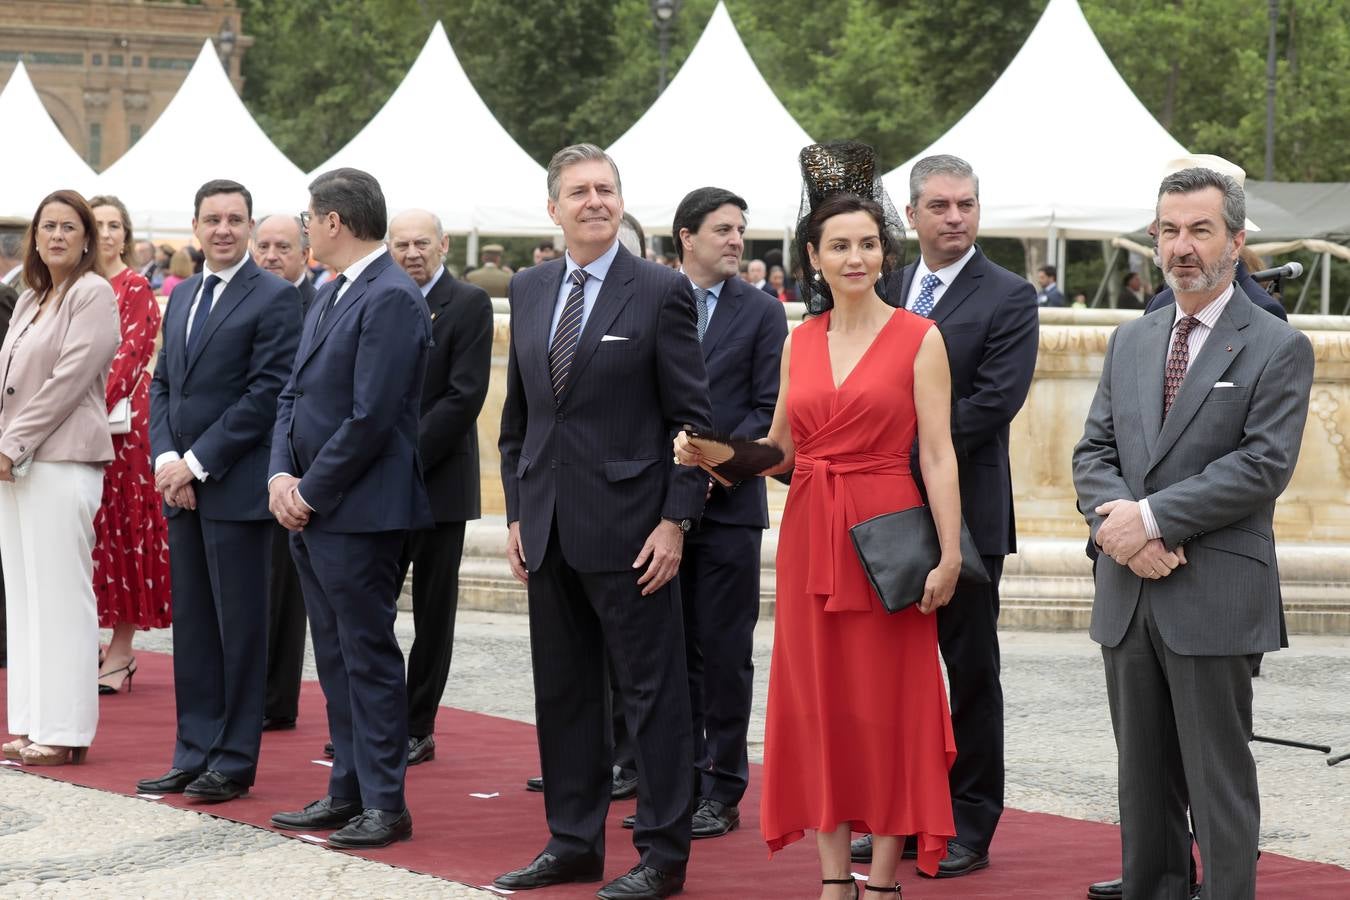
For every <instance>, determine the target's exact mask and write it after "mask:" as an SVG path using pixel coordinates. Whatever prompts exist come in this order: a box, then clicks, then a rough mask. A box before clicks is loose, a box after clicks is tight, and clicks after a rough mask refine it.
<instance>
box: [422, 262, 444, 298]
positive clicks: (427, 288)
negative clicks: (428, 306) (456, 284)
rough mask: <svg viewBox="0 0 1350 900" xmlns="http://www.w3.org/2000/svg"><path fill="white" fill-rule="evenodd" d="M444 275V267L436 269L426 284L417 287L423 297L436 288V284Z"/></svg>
mask: <svg viewBox="0 0 1350 900" xmlns="http://www.w3.org/2000/svg"><path fill="white" fill-rule="evenodd" d="M444 274H445V266H440V267H438V268H437V269H436V271H435V273H434V274H432V276H431V279H430V280H429V281H428V282H427V283H426V284H423V285H420V286H419V287H420V289H421V291H422V296H423V297H425V296H426V295H427V294H430V293H431V289H432V288H434V287H435V286H436V282H438V281H440V280H441V276H442V275H444Z"/></svg>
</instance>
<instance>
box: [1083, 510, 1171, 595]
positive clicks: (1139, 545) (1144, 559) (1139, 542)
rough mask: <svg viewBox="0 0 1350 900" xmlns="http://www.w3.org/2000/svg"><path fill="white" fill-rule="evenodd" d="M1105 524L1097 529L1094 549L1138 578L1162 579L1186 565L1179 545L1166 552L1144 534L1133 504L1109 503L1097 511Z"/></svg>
mask: <svg viewBox="0 0 1350 900" xmlns="http://www.w3.org/2000/svg"><path fill="white" fill-rule="evenodd" d="M1097 515H1099V516H1106V521H1105V522H1103V523H1102V524H1101V527H1099V528H1098V529H1097V537H1096V540H1097V546H1098V547H1101V548H1102V552H1103V553H1105V554H1106V555H1107V556H1110V557H1111V558H1112V559H1114V560H1115V561H1116V562H1118V563H1120V564H1121V565H1122V566H1126V565H1127V566H1129V567H1130V571H1131V572H1133V573H1134V574H1136V575H1138V576H1139V577H1140V578H1152V579H1155V580H1156V579H1159V578H1166V577H1167V576H1168V575H1171V574H1172V572H1173V571H1175V570H1176V568H1177V566H1184V565H1186V550H1185V548H1184V547H1182V546H1181V545H1180V544H1178V545H1177V548H1176V549H1175V550H1168V549H1167V548H1166V547H1165V546H1163V542H1162V540H1161V539H1159V538H1150V537H1149V536H1148V533H1147V532H1146V531H1145V530H1144V517H1143V514H1142V513H1141V512H1140V511H1139V504H1138V503H1137V502H1136V501H1134V500H1112V501H1110V502H1108V503H1103V504H1102V505H1101V506H1099V507H1097Z"/></svg>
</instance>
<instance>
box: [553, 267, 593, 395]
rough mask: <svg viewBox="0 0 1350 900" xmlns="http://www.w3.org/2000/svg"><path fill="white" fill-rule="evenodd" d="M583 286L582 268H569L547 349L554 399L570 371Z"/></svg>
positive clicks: (583, 307) (582, 307)
mask: <svg viewBox="0 0 1350 900" xmlns="http://www.w3.org/2000/svg"><path fill="white" fill-rule="evenodd" d="M585 285H586V270H585V269H573V270H572V290H571V291H569V292H568V294H567V302H566V303H565V304H563V311H562V316H560V317H559V318H558V330H557V331H555V332H554V333H553V343H552V344H551V345H550V346H549V348H548V374H549V379H550V380H551V381H552V382H553V399H554V401H556V400H557V399H558V397H560V396H561V395H562V390H563V385H565V384H567V373H568V372H570V371H571V370H572V358H573V357H574V356H576V354H577V341H578V340H579V339H580V337H581V319H582V316H583V315H585V312H586V291H585Z"/></svg>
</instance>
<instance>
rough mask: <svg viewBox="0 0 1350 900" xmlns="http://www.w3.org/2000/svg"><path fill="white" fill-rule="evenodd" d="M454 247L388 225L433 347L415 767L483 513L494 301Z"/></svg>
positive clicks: (415, 558)
mask: <svg viewBox="0 0 1350 900" xmlns="http://www.w3.org/2000/svg"><path fill="white" fill-rule="evenodd" d="M449 249H450V237H449V235H447V234H446V233H445V231H444V229H442V227H441V222H440V219H438V218H436V216H434V215H433V214H431V213H429V212H426V211H425V210H418V209H414V210H408V211H406V212H403V213H400V214H399V215H397V216H395V217H394V219H393V221H391V222H390V223H389V252H390V253H392V254H393V256H394V262H396V263H398V265H399V266H400V267H402V269H403V271H404V272H407V273H408V277H409V278H411V279H412V280H413V281H414V282H415V283H416V284H417V287H418V289H419V290H420V291H421V293H422V296H423V298H424V299H425V300H426V305H427V311H428V313H430V315H431V333H432V339H433V343H432V346H431V353H430V355H429V356H428V357H427V373H426V379H425V380H424V382H423V385H422V406H421V414H422V419H421V425H420V427H419V432H418V439H417V446H418V450H419V451H420V452H421V455H422V468H423V473H424V476H425V478H426V484H427V493H428V494H429V495H430V497H431V514H432V516H433V517H434V518H435V525H434V526H433V527H431V528H426V529H422V530H419V531H412V532H409V533H408V540H407V542H406V543H405V544H404V547H403V555H402V558H401V559H400V560H399V579H398V583H399V584H402V583H403V579H404V577H405V576H406V575H407V572H408V566H409V565H411V566H412V573H413V574H412V602H413V625H414V628H415V629H416V633H415V636H414V638H413V645H412V649H411V650H410V651H409V652H408V677H407V680H408V765H410V766H415V765H417V764H418V763H422V762H427V761H428V760H432V759H435V757H436V738H435V737H434V732H435V730H436V711H437V710H438V709H440V702H441V694H443V693H444V692H445V682H446V679H447V678H448V677H449V675H450V659H451V654H452V653H453V651H454V645H455V611H456V610H457V609H458V608H459V560H460V557H461V556H462V555H463V553H464V523H465V522H467V521H469V520H470V519H476V518H478V517H479V516H480V515H481V514H482V513H481V511H480V506H479V503H480V498H479V494H480V491H479V477H478V428H477V421H478V413H479V412H481V411H482V409H483V401H484V400H486V399H487V390H488V377H489V375H490V374H491V371H492V328H493V326H492V301H491V300H490V299H489V298H488V295H487V292H486V291H484V290H483V289H482V288H478V287H474V286H473V285H471V284H465V283H464V282H462V281H458V280H456V279H455V277H454V276H453V275H451V274H450V272H449V270H447V269H446V268H445V263H444V260H445V254H446V253H447V252H448V251H449Z"/></svg>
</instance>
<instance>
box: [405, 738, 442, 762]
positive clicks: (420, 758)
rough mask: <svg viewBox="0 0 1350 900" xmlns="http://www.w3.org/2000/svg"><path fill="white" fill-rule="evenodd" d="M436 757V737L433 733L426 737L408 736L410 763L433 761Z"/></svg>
mask: <svg viewBox="0 0 1350 900" xmlns="http://www.w3.org/2000/svg"><path fill="white" fill-rule="evenodd" d="M435 758H436V739H435V738H434V737H432V736H431V735H427V736H426V737H420V738H419V737H412V736H411V735H409V737H408V765H410V766H415V765H417V764H418V763H424V762H431V761H432V760H433V759H435Z"/></svg>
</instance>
